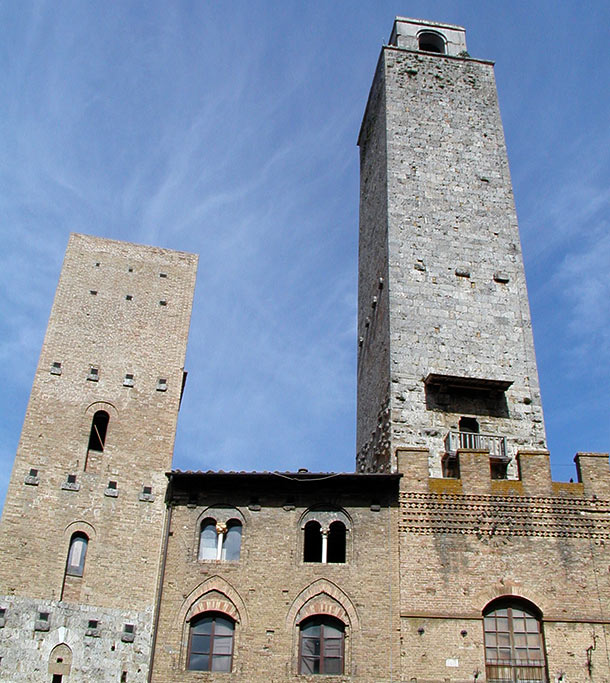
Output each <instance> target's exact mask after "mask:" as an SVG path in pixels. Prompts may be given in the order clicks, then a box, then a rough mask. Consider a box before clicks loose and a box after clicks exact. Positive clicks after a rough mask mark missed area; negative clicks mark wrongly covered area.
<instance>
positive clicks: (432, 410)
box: [358, 26, 545, 478]
mask: <svg viewBox="0 0 610 683" xmlns="http://www.w3.org/2000/svg"><path fill="white" fill-rule="evenodd" d="M441 29H442V26H441V28H440V29H439V31H440V30H441ZM381 102H382V103H383V106H381V105H380V103H381ZM376 140H380V141H383V142H385V143H386V144H385V145H383V144H379V143H378V144H374V142H375V141H376ZM360 145H361V174H362V181H361V191H362V197H361V206H362V213H361V216H362V218H361V227H360V231H361V232H360V239H361V244H360V283H361V287H360V294H359V296H360V306H359V309H360V322H359V334H360V335H361V337H364V338H365V340H367V334H369V335H370V332H368V333H367V332H366V331H365V321H366V316H368V317H370V319H371V321H372V323H371V324H372V325H373V324H375V325H378V328H377V330H376V335H377V337H381V339H379V338H375V339H374V346H371V350H370V351H369V349H368V348H366V347H365V348H364V350H361V366H363V367H360V368H359V388H358V391H359V397H360V396H361V397H362V400H360V399H359V404H358V412H359V416H358V421H359V425H363V426H364V425H366V429H364V428H363V430H362V432H363V435H362V437H359V440H358V449H359V453H360V459H359V461H358V464H359V467H360V468H361V469H363V470H371V469H372V470H375V469H378V468H384V467H387V466H388V462H387V451H388V449H387V445H386V446H383V447H384V448H385V449H386V455H384V456H383V458H382V460H381V462H378V461H377V459H376V454H375V453H371V452H370V451H371V449H370V448H369V449H368V451H369V452H365V451H366V449H364V450H363V446H364V445H365V442H366V441H367V440H368V439H369V433H371V432H373V431H374V430H375V424H374V421H375V419H376V418H377V416H378V411H379V410H380V407H381V405H382V402H383V398H384V397H383V396H382V392H381V390H380V389H379V388H376V391H374V392H372V391H371V389H370V387H369V385H370V384H371V380H370V375H371V374H372V375H373V376H375V377H377V378H378V379H377V381H379V377H382V378H385V377H387V374H388V370H386V360H385V356H386V354H387V353H388V351H386V350H385V349H388V348H389V376H390V382H389V394H390V395H389V411H388V412H389V417H387V422H388V423H389V425H391V427H390V428H389V429H388V428H387V427H386V432H387V431H390V435H389V437H388V438H386V439H385V440H383V441H382V443H384V444H385V443H387V441H388V440H390V441H391V443H392V447H393V448H396V447H398V446H413V447H415V446H423V447H427V448H429V449H430V454H431V457H430V469H431V472H432V473H433V474H435V475H436V476H440V473H441V468H440V465H441V455H442V454H443V453H444V452H445V446H444V438H445V436H446V434H447V433H448V432H449V431H452V430H454V431H455V430H457V429H458V420H459V417H460V416H461V415H465V416H473V417H476V418H477V419H478V421H479V427H480V432H481V433H489V434H492V435H500V436H504V437H507V439H508V454H509V456H510V457H511V464H510V466H509V476H510V477H512V478H516V476H517V468H516V460H515V456H516V452H517V450H518V449H519V448H544V447H545V432H544V423H543V415H542V406H541V399H540V391H539V386H538V377H537V369H536V361H535V355H534V347H533V338H532V332H531V322H530V314H529V306H528V300H527V291H526V284H525V276H524V271H523V263H522V257H521V249H520V244H519V233H518V226H517V219H516V213H515V207H514V200H513V194H512V188H511V181H510V174H509V169H508V160H507V156H506V149H505V143H504V135H503V131H502V123H501V119H500V112H499V108H498V103H497V97H496V88H495V81H494V75H493V65H492V64H491V63H490V62H485V61H481V60H476V59H471V58H469V57H466V56H460V57H458V56H447V55H441V54H431V53H424V52H418V51H412V50H407V49H400V48H397V47H392V46H387V47H384V48H383V50H382V54H381V57H380V64H379V67H378V70H377V72H376V75H375V80H374V83H373V86H372V90H371V96H370V98H369V103H368V105H367V109H366V112H365V116H364V121H363V126H362V133H361V138H360ZM376 177H377V178H379V181H378V182H376V183H372V182H371V180H370V179H371V178H376ZM384 181H385V183H384ZM386 269H387V282H386V283H385V287H386V292H387V294H386V295H387V296H388V297H389V301H388V306H389V308H388V313H387V314H386V312H385V310H384V308H383V307H381V308H380V309H379V313H373V314H372V315H371V314H370V312H368V313H367V310H369V309H368V308H367V307H370V302H369V299H370V298H371V295H370V292H369V290H370V287H371V285H370V281H372V280H373V278H374V276H376V274H377V272H386ZM364 281H367V284H368V286H367V287H366V288H365V287H364V286H363V285H362V283H363V282H364ZM365 314H366V315H365ZM379 314H382V315H384V316H385V315H387V316H388V317H389V325H386V326H385V327H382V326H381V325H379V324H378V323H377V320H376V316H377V315H379ZM382 319H383V318H382ZM385 335H387V337H385ZM369 343H370V342H369ZM380 369H381V372H380ZM430 375H437V376H440V377H452V378H456V377H458V378H469V379H473V378H474V379H478V380H486V381H488V382H489V381H491V383H492V384H491V385H481V386H479V387H477V388H475V389H472V388H470V389H466V390H464V389H460V390H457V391H456V390H455V389H454V388H447V387H442V386H441V387H440V388H436V389H433V387H432V386H431V385H428V386H426V384H425V382H424V380H426V378H428V377H429V376H430ZM494 383H495V384H494ZM503 383H504V386H505V385H509V386H508V388H507V389H505V388H500V389H499V388H498V386H499V385H501V384H503ZM490 386H491V389H490ZM373 387H376V384H375V382H373ZM365 431H366V432H367V434H364V432H365ZM378 450H379V449H378ZM391 466H392V467H396V463H395V462H394V463H391Z"/></svg>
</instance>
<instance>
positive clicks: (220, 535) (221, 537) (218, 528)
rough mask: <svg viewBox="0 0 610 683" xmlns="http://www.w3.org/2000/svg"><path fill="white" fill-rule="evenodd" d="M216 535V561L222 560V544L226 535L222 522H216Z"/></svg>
mask: <svg viewBox="0 0 610 683" xmlns="http://www.w3.org/2000/svg"><path fill="white" fill-rule="evenodd" d="M216 533H217V534H218V536H217V539H216V559H217V560H222V544H223V541H224V537H225V534H226V533H227V525H226V524H224V523H223V522H216Z"/></svg>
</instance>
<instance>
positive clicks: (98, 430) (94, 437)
mask: <svg viewBox="0 0 610 683" xmlns="http://www.w3.org/2000/svg"><path fill="white" fill-rule="evenodd" d="M108 422H110V415H108V413H107V412H106V411H105V410H98V411H97V412H96V413H95V415H94V416H93V420H92V421H91V432H90V433H89V446H88V450H90V451H98V452H100V453H102V452H103V451H104V445H105V443H106V432H107V431H108Z"/></svg>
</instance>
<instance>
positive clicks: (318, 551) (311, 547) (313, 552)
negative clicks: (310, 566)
mask: <svg viewBox="0 0 610 683" xmlns="http://www.w3.org/2000/svg"><path fill="white" fill-rule="evenodd" d="M303 562H322V527H321V526H320V522H316V521H315V520H311V521H310V522H307V524H306V525H305V533H304V541H303Z"/></svg>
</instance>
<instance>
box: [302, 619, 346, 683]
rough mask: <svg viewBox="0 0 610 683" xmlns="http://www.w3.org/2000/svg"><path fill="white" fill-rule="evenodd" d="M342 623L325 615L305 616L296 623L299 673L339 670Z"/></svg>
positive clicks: (343, 637)
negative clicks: (297, 629)
mask: <svg viewBox="0 0 610 683" xmlns="http://www.w3.org/2000/svg"><path fill="white" fill-rule="evenodd" d="M344 653H345V625H344V624H343V623H342V622H341V621H339V620H338V619H335V618H333V617H329V616H326V615H320V616H313V617H310V618H309V619H305V621H303V622H302V623H301V626H300V638H299V673H301V674H342V673H343V669H344V659H345V658H344Z"/></svg>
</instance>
